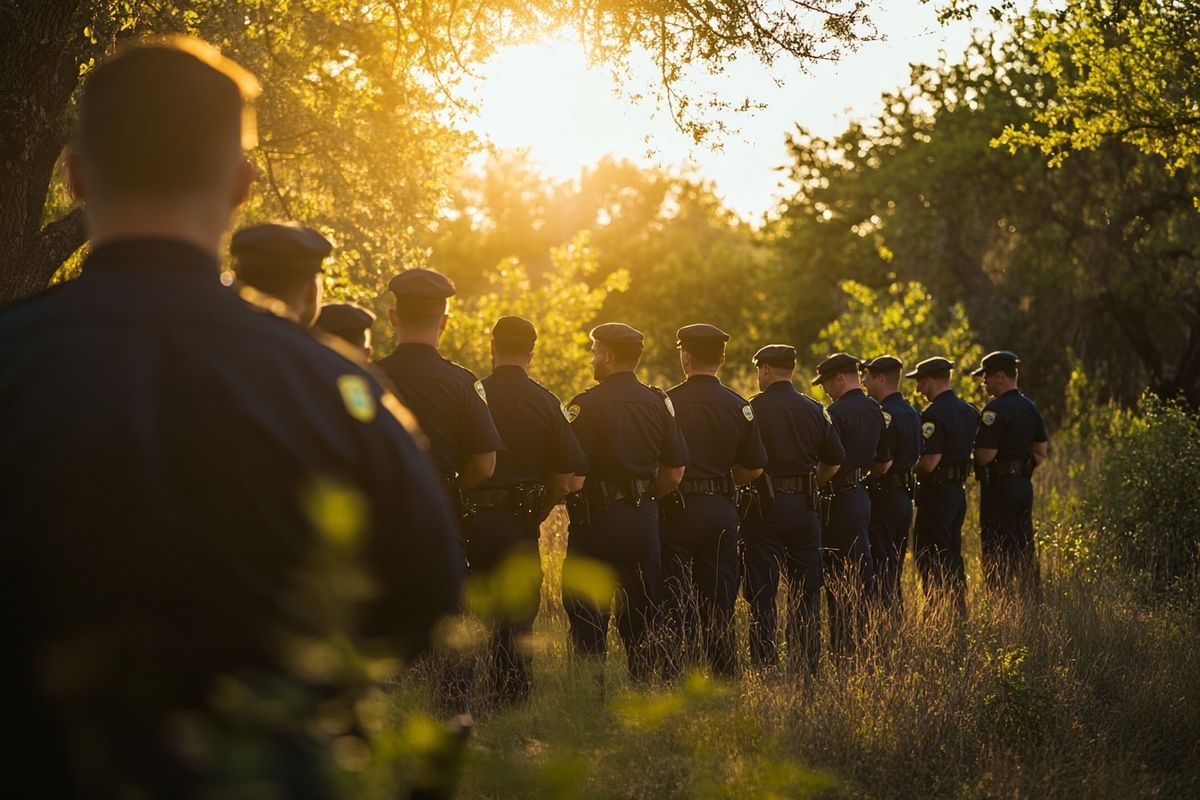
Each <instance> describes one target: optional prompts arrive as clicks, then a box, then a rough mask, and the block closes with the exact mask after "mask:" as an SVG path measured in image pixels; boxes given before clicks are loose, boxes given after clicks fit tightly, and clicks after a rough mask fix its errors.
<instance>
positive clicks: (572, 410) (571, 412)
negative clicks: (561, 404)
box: [563, 403, 579, 422]
mask: <svg viewBox="0 0 1200 800" xmlns="http://www.w3.org/2000/svg"><path fill="white" fill-rule="evenodd" d="M563 416H565V417H566V418H567V422H574V421H575V418H576V417H578V416H579V404H578V403H572V404H571V406H569V407H568V408H565V409H563Z"/></svg>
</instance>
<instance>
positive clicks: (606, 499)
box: [583, 478, 654, 507]
mask: <svg viewBox="0 0 1200 800" xmlns="http://www.w3.org/2000/svg"><path fill="white" fill-rule="evenodd" d="M583 491H584V493H585V494H586V495H587V498H588V500H589V501H591V502H593V503H599V504H600V505H601V507H604V506H606V505H608V504H609V503H613V502H616V501H617V500H628V501H629V502H631V503H633V504H634V505H635V506H637V505H641V503H642V501H643V500H646V499H648V498H649V497H651V496H652V494H653V492H654V481H652V480H644V479H642V478H632V479H630V480H627V481H591V480H589V481H588V482H587V483H585V484H584V485H583Z"/></svg>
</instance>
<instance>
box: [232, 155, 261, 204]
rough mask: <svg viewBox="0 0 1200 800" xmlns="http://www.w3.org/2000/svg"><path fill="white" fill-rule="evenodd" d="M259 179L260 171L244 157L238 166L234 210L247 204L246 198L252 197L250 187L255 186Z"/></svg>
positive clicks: (234, 191)
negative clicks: (256, 180) (255, 180)
mask: <svg viewBox="0 0 1200 800" xmlns="http://www.w3.org/2000/svg"><path fill="white" fill-rule="evenodd" d="M257 177H258V169H257V168H256V167H255V166H254V163H253V162H252V161H251V160H250V159H248V158H246V157H245V156H243V157H242V158H241V161H240V163H239V164H238V172H237V178H236V180H235V182H234V188H233V198H232V199H233V207H234V208H237V207H239V206H240V205H241V204H242V203H244V202H246V198H247V197H249V196H250V187H251V186H253V185H254V179H255V178H257Z"/></svg>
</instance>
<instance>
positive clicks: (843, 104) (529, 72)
mask: <svg viewBox="0 0 1200 800" xmlns="http://www.w3.org/2000/svg"><path fill="white" fill-rule="evenodd" d="M871 16H872V18H873V20H874V21H875V25H876V28H877V29H878V30H879V31H880V33H882V34H883V35H884V36H885V37H886V40H885V41H882V42H874V43H870V44H866V45H863V46H862V47H861V48H860V49H859V50H858V51H857V52H852V53H847V54H845V55H844V56H843V58H842V60H841V61H840V62H838V63H836V64H824V63H823V64H817V65H814V66H812V67H811V68H810V69H809V71H808V72H801V71H799V70H798V69H797V68H796V66H795V64H785V63H783V62H779V63H777V64H776V66H775V67H774V73H773V74H772V73H771V72H769V71H768V70H767V68H765V67H763V66H762V65H761V64H759V63H758V61H757V60H756V59H753V58H750V57H746V58H743V59H740V60H739V61H738V62H736V63H734V64H733V65H731V66H730V68H729V69H728V70H727V71H726V72H725V73H724V74H722V75H716V76H710V75H707V74H704V75H699V76H697V78H696V85H697V86H699V87H701V88H702V89H706V90H715V91H717V92H719V93H720V94H721V95H722V96H723V97H724V98H725V99H727V100H729V101H731V102H733V103H735V104H736V103H738V102H740V101H741V99H742V98H745V97H749V98H751V99H753V100H755V101H758V102H762V103H765V104H766V105H767V107H766V108H765V109H762V110H760V111H757V112H753V113H751V112H746V113H742V114H740V115H738V117H737V118H736V119H735V120H733V122H732V124H731V125H730V127H731V128H733V127H736V128H739V129H740V131H739V132H735V133H730V134H727V135H725V136H724V137H723V139H722V140H720V141H719V142H717V141H714V142H712V143H705V144H702V145H700V146H695V145H693V144H692V142H691V140H690V139H689V138H688V137H687V136H685V135H684V134H682V133H680V132H679V131H678V130H677V129H676V128H675V127H674V125H673V124H672V122H671V120H670V119H669V117H668V115H667V114H666V113H657V114H656V113H655V111H654V107H653V103H652V102H651V101H649V100H647V101H645V102H641V103H633V102H630V101H629V100H628V99H622V98H620V97H618V96H617V95H616V94H615V93H614V91H613V84H612V81H611V78H610V76H609V73H608V71H607V70H606V69H605V68H603V67H598V68H594V69H588V66H587V63H586V59H585V57H584V54H583V52H582V50H581V49H580V48H579V46H578V45H576V44H574V43H572V42H568V41H565V40H564V41H557V42H550V43H545V44H539V45H525V46H520V47H514V48H510V49H508V50H506V51H504V52H503V53H502V54H501V55H500V56H499V57H497V58H496V59H495V60H494V61H493V62H492V63H491V64H490V65H489V68H488V69H487V70H486V71H485V72H484V74H483V75H482V78H483V81H482V84H481V86H480V88H479V90H478V91H479V97H480V101H481V108H480V114H479V118H478V120H477V121H476V122H475V125H474V129H475V131H476V132H477V133H479V134H480V135H482V136H483V137H484V138H485V139H486V140H488V141H490V142H491V143H492V144H493V145H495V146H496V147H499V148H502V149H518V148H526V149H528V150H529V153H530V157H531V158H532V160H533V161H534V162H535V163H536V164H538V165H539V166H540V167H541V168H542V170H543V172H544V174H546V175H547V176H549V177H552V178H557V179H565V178H576V177H578V176H579V174H580V170H581V168H583V167H584V166H587V165H590V164H593V163H595V162H596V161H598V160H599V159H600V158H601V157H602V156H604V155H606V154H612V155H614V156H617V157H619V158H626V159H629V160H632V161H635V162H637V163H641V164H653V165H657V166H661V167H668V168H674V167H679V166H680V165H684V164H688V163H690V164H692V165H693V167H694V169H695V172H696V173H697V174H698V175H700V176H702V177H705V178H708V179H710V180H712V181H713V182H715V184H716V187H717V192H718V194H720V195H721V196H722V197H723V198H724V200H725V202H726V203H727V204H728V205H730V206H731V207H732V208H734V209H735V210H736V211H738V212H739V213H740V214H741V215H742V216H743V217H745V218H746V219H748V220H751V221H757V220H758V219H759V218H760V217H761V216H762V214H763V213H764V212H765V211H767V210H769V209H771V208H773V207H774V205H775V203H776V200H777V198H778V197H779V196H780V195H781V194H782V192H781V190H780V182H781V181H782V180H783V179H784V176H783V175H782V174H780V173H779V172H777V171H776V169H775V168H776V167H779V166H781V165H783V164H785V163H786V162H787V152H786V149H785V147H784V141H783V139H784V133H785V132H787V131H790V130H792V129H793V127H794V126H795V125H796V124H800V125H803V126H804V127H806V128H808V129H809V130H811V131H812V132H813V133H816V134H818V135H823V136H832V135H835V134H837V133H839V132H841V131H842V130H843V129H844V128H845V125H846V123H847V122H848V121H849V120H851V119H857V118H863V117H867V116H869V115H871V113H872V112H873V111H874V110H875V109H877V108H878V105H879V97H880V94H881V93H882V92H885V91H889V90H892V89H895V88H897V87H899V86H902V85H906V84H907V83H908V81H909V64H910V63H913V62H924V63H932V62H934V61H935V60H936V59H937V58H938V54H939V52H942V51H945V52H946V53H948V54H949V55H950V56H951V58H957V57H958V56H959V55H960V54H961V53H962V51H963V50H964V49H965V47H966V45H967V42H968V41H969V40H970V35H971V28H972V26H973V25H977V26H979V27H987V26H990V24H991V19H990V17H987V16H986V15H980V16H978V17H977V19H976V20H975V21H974V23H971V24H968V23H953V24H951V25H948V26H942V25H940V24H939V23H938V21H937V18H936V16H935V12H934V7H933V4H923V3H921V2H919V0H879V2H877V4H876V6H875V8H874V9H873V11H872V13H871ZM773 75H774V77H778V78H781V79H782V82H783V85H782V86H777V85H776V84H775V82H774V80H773ZM631 88H634V89H636V88H637V87H631ZM647 137H649V139H647ZM714 144H719V145H722V147H721V148H720V149H714V147H713V146H712V145H714Z"/></svg>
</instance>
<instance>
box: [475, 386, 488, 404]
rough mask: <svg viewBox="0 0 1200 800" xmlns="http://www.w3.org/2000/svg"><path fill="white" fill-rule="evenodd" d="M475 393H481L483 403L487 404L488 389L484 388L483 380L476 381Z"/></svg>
mask: <svg viewBox="0 0 1200 800" xmlns="http://www.w3.org/2000/svg"><path fill="white" fill-rule="evenodd" d="M475 394H477V395H479V399H480V400H482V401H483V404H484V405H485V406H486V405H487V391H486V390H485V389H484V388H483V381H475Z"/></svg>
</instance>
